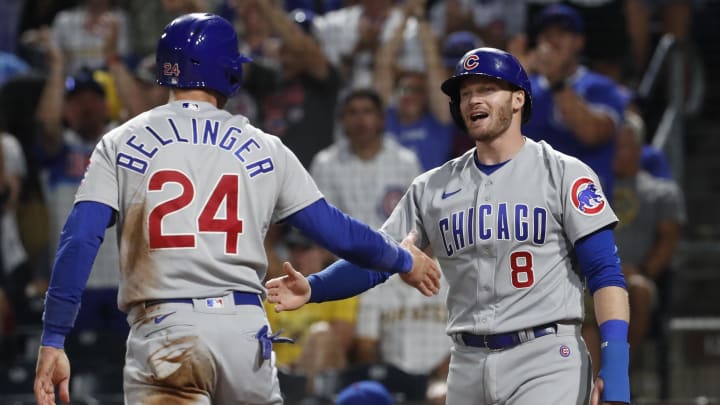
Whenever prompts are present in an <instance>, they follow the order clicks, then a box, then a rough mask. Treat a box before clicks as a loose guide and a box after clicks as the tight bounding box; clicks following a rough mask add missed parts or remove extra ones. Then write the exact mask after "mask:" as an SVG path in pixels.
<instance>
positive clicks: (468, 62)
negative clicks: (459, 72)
mask: <svg viewBox="0 0 720 405" xmlns="http://www.w3.org/2000/svg"><path fill="white" fill-rule="evenodd" d="M479 59H480V58H479V57H478V56H477V55H470V56H468V57H467V58H465V61H464V62H463V68H464V69H465V70H473V69H475V68H476V67H478V60H479Z"/></svg>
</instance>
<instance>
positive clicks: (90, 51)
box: [52, 0, 130, 75]
mask: <svg viewBox="0 0 720 405" xmlns="http://www.w3.org/2000/svg"><path fill="white" fill-rule="evenodd" d="M110 16H112V17H113V18H114V19H115V20H116V21H117V24H118V34H117V50H118V54H119V56H120V57H125V56H127V55H128V54H129V52H130V46H129V41H128V23H127V14H126V13H125V11H123V10H121V9H119V8H114V7H112V2H111V1H110V0H83V1H82V2H81V3H80V4H79V5H78V6H77V7H74V8H71V9H67V10H62V11H60V12H59V13H58V14H57V15H56V16H55V18H54V20H53V23H52V32H53V37H54V40H55V43H56V44H57V45H58V46H59V47H60V49H61V50H62V52H63V54H64V63H65V72H66V73H67V74H70V75H73V74H75V73H77V72H78V71H79V70H80V68H81V67H89V68H91V69H99V68H102V67H103V66H104V64H105V58H104V56H105V55H104V54H103V46H104V41H105V37H106V36H107V35H108V24H107V21H108V18H110Z"/></svg>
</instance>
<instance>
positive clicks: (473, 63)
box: [440, 48, 532, 130]
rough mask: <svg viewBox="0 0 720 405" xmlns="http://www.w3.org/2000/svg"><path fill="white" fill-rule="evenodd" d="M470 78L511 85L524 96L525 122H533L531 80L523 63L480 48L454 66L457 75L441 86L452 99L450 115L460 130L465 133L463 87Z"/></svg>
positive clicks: (503, 54) (523, 116) (498, 52)
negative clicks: (461, 104) (478, 77)
mask: <svg viewBox="0 0 720 405" xmlns="http://www.w3.org/2000/svg"><path fill="white" fill-rule="evenodd" d="M467 76H486V77H491V78H494V79H499V80H502V81H505V82H507V83H510V84H511V85H512V86H513V87H515V88H517V89H520V90H523V91H524V92H525V104H524V105H523V110H522V122H523V123H525V122H527V120H529V119H530V114H531V113H532V91H531V89H530V80H529V79H528V76H527V73H525V69H523V67H522V65H521V64H520V62H519V61H518V60H517V59H516V58H515V57H514V56H512V55H511V54H510V53H508V52H505V51H502V50H500V49H495V48H477V49H473V50H472V51H469V52H468V53H466V54H465V55H464V56H463V57H462V58H460V60H459V61H458V63H457V65H456V66H455V74H454V75H453V76H452V77H450V78H449V79H447V80H445V81H444V82H443V84H442V86H440V88H441V89H442V91H443V93H445V94H447V95H448V96H450V113H451V114H452V117H453V120H454V121H455V124H457V126H458V127H460V128H461V129H462V130H466V129H467V127H466V126H465V121H463V119H462V116H461V115H460V83H461V82H462V80H463V79H464V78H465V77H467Z"/></svg>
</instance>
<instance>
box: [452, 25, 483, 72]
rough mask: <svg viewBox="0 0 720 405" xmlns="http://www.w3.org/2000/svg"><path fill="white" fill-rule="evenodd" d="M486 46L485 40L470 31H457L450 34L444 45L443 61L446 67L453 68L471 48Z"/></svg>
mask: <svg viewBox="0 0 720 405" xmlns="http://www.w3.org/2000/svg"><path fill="white" fill-rule="evenodd" d="M483 46H485V44H484V43H483V41H482V40H481V39H480V38H479V37H478V36H477V35H475V34H473V33H472V32H470V31H455V32H453V33H452V34H450V35H448V36H447V38H446V39H445V42H444V43H443V47H442V61H443V64H444V65H445V67H447V68H450V69H453V68H455V65H457V63H458V61H459V60H460V59H461V58H462V57H463V56H464V55H465V54H466V53H467V52H468V51H470V50H473V49H475V48H481V47H483Z"/></svg>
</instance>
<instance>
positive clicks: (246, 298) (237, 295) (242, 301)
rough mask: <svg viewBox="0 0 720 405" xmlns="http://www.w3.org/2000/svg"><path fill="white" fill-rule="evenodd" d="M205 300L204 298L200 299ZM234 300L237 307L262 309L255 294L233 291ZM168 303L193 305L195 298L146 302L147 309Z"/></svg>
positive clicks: (258, 297)
mask: <svg viewBox="0 0 720 405" xmlns="http://www.w3.org/2000/svg"><path fill="white" fill-rule="evenodd" d="M216 298H220V297H212V298H210V297H208V298H207V299H216ZM200 299H203V298H200ZM233 299H234V300H235V305H257V306H259V307H262V302H261V301H260V296H259V295H257V294H255V293H248V292H242V291H233ZM166 303H180V304H192V303H193V298H166V299H159V300H151V301H145V308H147V307H150V306H153V305H157V304H166Z"/></svg>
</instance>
